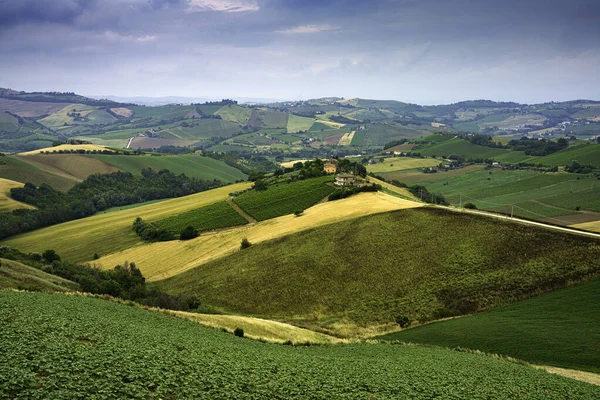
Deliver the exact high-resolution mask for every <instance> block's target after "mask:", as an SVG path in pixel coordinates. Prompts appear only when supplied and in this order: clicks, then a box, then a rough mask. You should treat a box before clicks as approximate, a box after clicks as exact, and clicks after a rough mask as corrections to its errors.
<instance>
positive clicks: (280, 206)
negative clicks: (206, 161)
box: [233, 176, 334, 221]
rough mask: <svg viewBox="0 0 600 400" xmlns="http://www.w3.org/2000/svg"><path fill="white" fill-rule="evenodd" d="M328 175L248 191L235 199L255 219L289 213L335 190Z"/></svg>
mask: <svg viewBox="0 0 600 400" xmlns="http://www.w3.org/2000/svg"><path fill="white" fill-rule="evenodd" d="M331 181H333V178H332V177H330V176H324V177H321V178H312V179H306V180H303V181H298V182H294V183H282V184H276V185H271V186H269V188H268V189H267V190H265V191H260V192H259V191H255V190H253V191H250V192H247V193H244V194H242V195H241V196H239V197H236V198H234V200H233V201H234V202H235V203H236V204H237V205H238V206H240V207H241V208H242V209H243V210H244V211H245V212H247V213H248V214H250V215H251V216H252V217H254V218H255V219H256V220H258V221H264V220H266V219H270V218H275V217H280V216H282V215H286V214H292V213H293V212H294V211H296V210H304V209H306V208H308V207H310V206H313V205H315V204H316V203H317V202H319V201H320V200H322V199H323V198H324V197H325V196H327V195H329V194H330V193H331V192H333V191H334V187H333V186H330V185H329V184H328V183H329V182H331Z"/></svg>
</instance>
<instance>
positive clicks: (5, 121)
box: [0, 112, 20, 132]
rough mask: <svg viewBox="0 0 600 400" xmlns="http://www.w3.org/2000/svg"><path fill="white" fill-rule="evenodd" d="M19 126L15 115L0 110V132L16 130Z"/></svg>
mask: <svg viewBox="0 0 600 400" xmlns="http://www.w3.org/2000/svg"><path fill="white" fill-rule="evenodd" d="M19 128H20V125H19V120H18V119H17V118H16V117H13V116H12V115H10V114H8V113H6V112H0V132H2V131H4V132H16V131H18V130H19Z"/></svg>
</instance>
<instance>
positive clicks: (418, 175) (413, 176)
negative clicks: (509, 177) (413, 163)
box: [378, 165, 484, 185]
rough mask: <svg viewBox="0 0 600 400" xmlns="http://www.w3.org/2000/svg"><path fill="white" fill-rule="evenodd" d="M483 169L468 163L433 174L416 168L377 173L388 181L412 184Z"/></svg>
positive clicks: (434, 180)
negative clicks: (465, 165) (467, 164)
mask: <svg viewBox="0 0 600 400" xmlns="http://www.w3.org/2000/svg"><path fill="white" fill-rule="evenodd" d="M483 169H484V166H483V165H469V166H467V167H463V168H459V169H452V170H450V171H444V172H437V173H435V174H426V173H424V172H422V171H419V170H416V169H406V170H402V171H394V172H382V173H379V174H378V175H381V176H383V177H384V178H385V179H386V180H388V181H390V180H397V181H399V182H404V183H407V184H411V185H412V184H415V183H422V184H424V183H425V182H440V181H442V180H444V179H445V180H448V179H450V178H456V177H458V176H461V175H463V174H466V173H469V172H473V171H483ZM444 182H445V181H444Z"/></svg>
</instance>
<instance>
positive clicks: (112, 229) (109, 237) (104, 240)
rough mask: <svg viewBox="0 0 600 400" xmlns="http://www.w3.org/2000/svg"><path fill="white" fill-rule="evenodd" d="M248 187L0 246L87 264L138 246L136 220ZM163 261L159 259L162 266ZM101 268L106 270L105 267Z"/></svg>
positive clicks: (100, 217)
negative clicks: (49, 252) (53, 253)
mask: <svg viewBox="0 0 600 400" xmlns="http://www.w3.org/2000/svg"><path fill="white" fill-rule="evenodd" d="M250 185H251V183H250V182H244V183H238V184H235V185H230V186H224V187H220V188H217V189H213V190H209V191H206V192H201V193H196V194H192V195H190V196H185V197H180V198H177V199H169V200H164V201H161V202H158V203H152V204H148V205H145V206H140V207H137V208H131V209H127V210H121V211H114V212H110V213H106V214H97V215H93V216H91V217H88V218H83V219H79V220H75V221H69V222H65V223H63V224H59V225H54V226H50V227H47V228H43V229H39V230H36V231H34V232H29V233H25V234H22V235H18V236H15V237H12V238H9V239H7V240H4V241H2V242H1V244H2V245H7V246H11V247H15V248H17V249H19V250H21V251H23V252H26V253H28V252H43V251H44V250H47V249H53V250H56V252H57V253H58V254H59V255H60V256H61V257H63V258H64V259H66V260H68V261H72V262H82V261H89V260H92V258H93V255H94V253H98V254H99V255H102V254H109V253H114V252H117V251H120V250H124V249H127V248H129V247H131V246H135V245H136V244H139V243H140V240H139V238H138V236H137V235H136V234H135V233H134V232H133V231H132V230H131V225H132V224H133V220H134V219H135V218H136V217H142V218H143V219H145V220H148V221H153V220H158V219H162V218H165V217H168V216H171V215H176V214H180V213H182V212H185V211H189V210H193V209H196V208H200V207H203V206H205V205H208V204H212V203H216V202H217V201H222V200H225V199H227V197H228V196H229V193H231V192H234V191H237V190H243V189H247V188H249V187H250ZM168 243H171V244H172V243H176V242H168ZM142 247H144V246H142ZM165 260H166V259H163V262H165ZM105 265H106V266H107V267H108V264H105ZM115 265H116V264H115ZM111 267H114V265H112V266H111Z"/></svg>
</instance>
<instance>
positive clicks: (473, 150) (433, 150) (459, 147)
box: [413, 139, 510, 158]
mask: <svg viewBox="0 0 600 400" xmlns="http://www.w3.org/2000/svg"><path fill="white" fill-rule="evenodd" d="M413 151H415V152H419V153H421V154H422V155H424V156H432V155H435V156H438V157H439V156H446V157H448V156H450V155H457V156H461V157H465V158H494V157H497V156H500V155H502V154H506V153H508V152H509V151H510V150H506V149H496V148H491V147H483V146H477V145H475V144H472V143H470V142H468V141H466V140H463V139H450V140H446V141H443V142H440V143H436V144H434V145H429V146H426V147H424V148H422V149H421V148H419V147H415V148H414V149H413Z"/></svg>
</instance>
